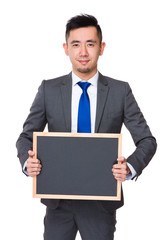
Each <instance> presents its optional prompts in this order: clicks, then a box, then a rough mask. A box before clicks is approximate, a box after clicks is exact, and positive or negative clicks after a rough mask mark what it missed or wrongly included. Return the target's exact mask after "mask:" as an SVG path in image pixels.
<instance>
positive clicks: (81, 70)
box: [77, 68, 91, 73]
mask: <svg viewBox="0 0 168 240" xmlns="http://www.w3.org/2000/svg"><path fill="white" fill-rule="evenodd" d="M77 70H78V72H80V73H89V72H90V71H91V69H90V68H78V69H77Z"/></svg>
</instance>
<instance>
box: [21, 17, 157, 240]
mask: <svg viewBox="0 0 168 240" xmlns="http://www.w3.org/2000/svg"><path fill="white" fill-rule="evenodd" d="M63 47H64V50H65V53H66V55H67V56H69V58H70V61H71V63H72V73H70V74H68V75H65V76H62V77H59V78H56V79H52V80H48V81H43V82H42V84H41V86H40V87H39V90H38V93H37V95H36V98H35V100H34V102H33V105H32V107H31V109H30V114H29V116H28V118H27V120H26V121H25V123H24V128H23V132H22V133H21V135H20V137H19V139H18V141H17V149H18V157H19V159H20V162H21V165H22V168H23V171H24V172H25V173H26V174H27V175H29V176H32V177H33V176H36V175H38V174H40V170H41V167H42V166H41V164H40V160H38V159H33V156H34V152H33V151H32V134H33V132H34V131H43V130H44V128H45V126H46V124H48V130H49V131H51V132H77V131H78V132H86V131H87V132H99V133H120V131H121V127H122V124H123V123H124V124H125V125H126V127H127V128H128V130H129V131H130V133H131V135H132V138H133V140H134V143H135V145H136V150H135V152H134V153H132V154H131V155H130V156H129V157H128V158H127V160H126V158H125V157H120V158H119V159H118V161H119V162H120V163H121V164H115V165H114V166H113V169H112V173H113V174H114V177H115V178H116V179H117V180H119V181H121V182H123V181H125V180H126V179H132V178H134V177H138V176H139V175H140V174H141V173H142V170H143V169H144V168H145V167H146V166H147V165H148V163H149V161H150V160H151V158H152V157H153V155H154V153H155V151H156V140H155V138H154V137H153V136H152V134H151V132H150V129H149V127H148V126H147V124H146V121H145V119H144V117H143V115H142V113H141V111H140V109H139V107H138V105H137V103H136V100H135V98H134V96H133V94H132V91H131V89H130V87H129V85H128V83H126V82H122V81H117V80H114V79H112V78H109V77H105V76H103V75H102V74H100V73H99V72H98V70H97V62H98V58H99V56H102V55H103V52H104V48H105V43H104V42H102V32H101V28H100V26H99V25H98V23H97V20H96V19H95V18H94V17H93V16H90V15H79V16H76V17H73V18H72V19H70V20H69V22H68V23H67V26H66V43H64V44H63ZM86 84H87V87H86V88H87V89H85V90H84V89H83V86H84V85H85V86H86ZM84 95H85V96H84ZM82 97H84V98H85V101H87V107H86V111H87V110H88V109H90V110H89V111H88V112H89V113H88V112H87V114H90V115H89V117H88V119H87V120H86V119H85V121H82V120H83V118H84V117H86V115H87V114H86V113H85V114H83V115H82V116H81V112H80V111H83V110H84V109H85V107H84V106H83V105H80V104H82V103H81V98H82ZM85 106H86V105H85ZM78 109H80V110H78ZM81 109H82V110H81ZM86 122H87V126H86V129H87V130H83V127H85V126H84V125H85V123H86ZM88 125H90V126H88ZM88 129H89V130H88ZM88 167H89V166H88ZM41 201H42V203H44V204H45V205H46V206H47V211H46V216H45V221H44V225H45V232H44V239H45V240H54V239H57V240H71V239H75V236H76V233H77V231H78V230H79V232H80V234H81V237H82V239H83V240H98V239H100V240H112V239H113V236H114V231H115V224H116V209H117V208H119V207H121V206H122V205H123V195H122V199H121V201H80V200H53V199H51V200H49V199H42V200H41Z"/></svg>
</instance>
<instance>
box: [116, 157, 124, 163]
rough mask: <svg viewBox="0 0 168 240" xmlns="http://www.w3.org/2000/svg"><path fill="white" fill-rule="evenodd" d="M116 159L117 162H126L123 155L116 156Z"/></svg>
mask: <svg viewBox="0 0 168 240" xmlns="http://www.w3.org/2000/svg"><path fill="white" fill-rule="evenodd" d="M117 161H118V163H120V164H122V163H126V159H125V157H119V158H117Z"/></svg>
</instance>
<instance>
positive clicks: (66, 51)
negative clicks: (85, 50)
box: [63, 43, 69, 56]
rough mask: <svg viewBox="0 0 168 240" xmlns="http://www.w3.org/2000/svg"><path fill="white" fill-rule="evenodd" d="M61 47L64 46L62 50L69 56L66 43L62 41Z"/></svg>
mask: <svg viewBox="0 0 168 240" xmlns="http://www.w3.org/2000/svg"><path fill="white" fill-rule="evenodd" d="M63 48H64V51H65V54H66V55H67V56H69V53H68V45H67V43H64V44H63Z"/></svg>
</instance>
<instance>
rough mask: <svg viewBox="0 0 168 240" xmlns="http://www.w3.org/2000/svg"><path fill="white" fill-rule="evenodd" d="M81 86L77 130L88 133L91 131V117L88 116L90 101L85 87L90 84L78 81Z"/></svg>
mask: <svg viewBox="0 0 168 240" xmlns="http://www.w3.org/2000/svg"><path fill="white" fill-rule="evenodd" d="M78 85H79V86H80V87H81V88H82V90H83V93H82V94H81V97H80V100H79V107H78V132H81V133H90V132H91V118H90V101H89V96H88V93H87V88H88V87H89V86H90V85H91V83H88V82H78Z"/></svg>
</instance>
